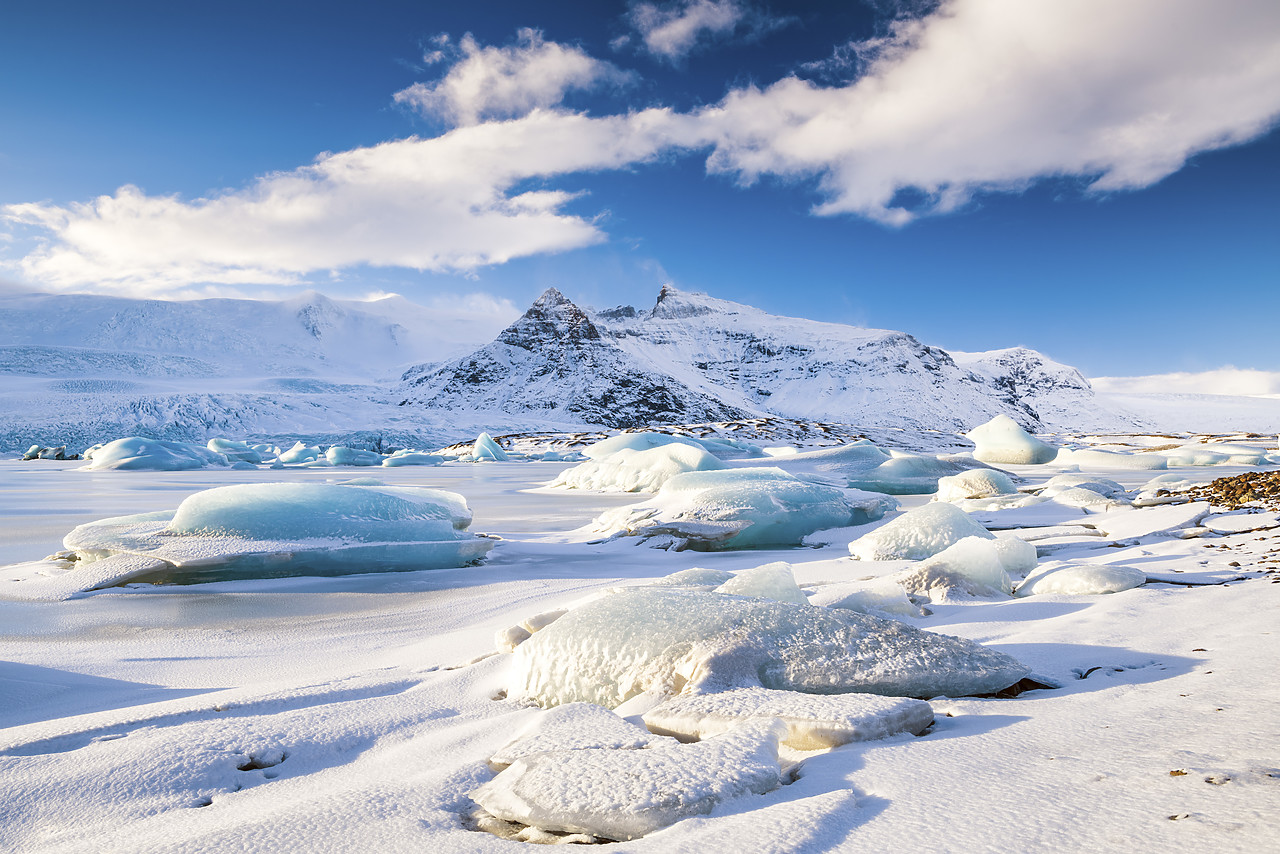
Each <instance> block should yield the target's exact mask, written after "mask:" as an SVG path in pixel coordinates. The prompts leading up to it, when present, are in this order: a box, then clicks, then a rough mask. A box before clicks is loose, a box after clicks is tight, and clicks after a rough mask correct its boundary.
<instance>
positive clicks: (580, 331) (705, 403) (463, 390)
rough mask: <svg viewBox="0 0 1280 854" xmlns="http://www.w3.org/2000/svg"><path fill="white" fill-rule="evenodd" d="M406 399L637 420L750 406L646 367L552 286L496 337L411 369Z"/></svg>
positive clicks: (625, 423)
mask: <svg viewBox="0 0 1280 854" xmlns="http://www.w3.org/2000/svg"><path fill="white" fill-rule="evenodd" d="M404 380H405V382H406V384H407V394H406V404H408V405H420V406H425V407H430V408H433V409H447V410H466V411H476V410H478V411H494V412H500V413H506V414H510V415H520V414H523V415H530V416H538V417H541V418H546V419H563V420H566V421H575V422H586V423H590V424H603V425H606V426H609V427H637V426H641V425H645V424H662V423H673V422H688V421H725V420H731V419H734V418H740V417H743V416H745V415H746V414H747V413H745V412H744V411H743V410H741V409H738V408H735V407H732V406H728V405H725V404H723V403H721V402H720V401H719V400H717V399H715V398H713V397H710V396H707V395H705V394H701V393H698V392H695V391H693V390H692V389H690V388H688V387H687V386H685V385H684V384H682V383H680V382H679V381H678V380H676V379H675V378H673V377H670V376H667V375H666V374H663V373H661V372H656V371H651V370H646V369H645V367H644V366H643V365H641V364H637V363H636V361H635V360H634V359H632V358H631V357H629V356H628V355H627V354H626V353H624V352H622V351H621V350H620V349H618V347H617V346H615V345H614V344H613V343H611V342H610V341H608V340H606V339H605V337H604V336H603V335H601V333H600V330H599V329H598V328H597V327H596V325H595V324H594V323H593V322H592V321H591V318H590V317H589V316H588V315H587V314H586V312H584V311H583V310H582V309H580V308H579V307H578V306H576V305H574V304H573V303H572V302H571V301H570V300H568V299H566V298H565V297H564V295H563V294H561V293H560V292H559V291H557V290H555V289H554V288H551V289H549V290H547V291H546V292H545V293H544V294H543V295H542V296H540V297H539V298H538V299H537V301H536V302H534V304H533V305H532V306H530V308H529V310H528V311H527V312H525V314H524V316H522V317H521V318H520V319H519V320H517V321H516V322H515V323H513V324H511V325H510V326H508V327H507V328H506V329H504V330H503V331H502V332H501V333H500V334H499V335H498V337H497V338H496V339H495V340H494V341H493V342H492V343H490V344H489V345H487V346H485V347H483V348H481V349H480V350H477V351H476V352H474V353H472V354H471V355H470V356H467V357H465V358H463V359H459V360H457V361H455V362H451V363H449V364H446V365H444V366H443V367H440V368H438V369H434V370H427V371H421V372H416V373H415V372H414V371H410V373H408V374H406V375H405V377H404Z"/></svg>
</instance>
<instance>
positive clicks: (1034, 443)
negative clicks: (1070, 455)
mask: <svg viewBox="0 0 1280 854" xmlns="http://www.w3.org/2000/svg"><path fill="white" fill-rule="evenodd" d="M965 436H966V437H967V438H968V439H970V440H972V441H973V443H974V445H976V446H977V447H976V448H974V451H973V456H974V459H978V460H982V462H984V463H996V464H1000V463H1004V464H1007V465H1039V464H1041V463H1048V462H1052V461H1053V459H1054V457H1055V456H1056V455H1057V453H1058V449H1057V448H1055V447H1054V446H1053V445H1050V444H1048V443H1046V442H1042V441H1040V440H1039V439H1037V438H1036V437H1035V436H1032V435H1031V434H1030V433H1028V432H1027V431H1026V430H1023V429H1022V427H1021V426H1020V425H1019V424H1018V422H1017V421H1014V420H1013V419H1012V418H1010V417H1009V416H1008V415H997V416H996V417H995V418H992V419H991V420H990V421H988V422H987V423H986V424H982V425H980V426H978V427H974V428H973V429H972V430H970V431H969V432H968V433H965Z"/></svg>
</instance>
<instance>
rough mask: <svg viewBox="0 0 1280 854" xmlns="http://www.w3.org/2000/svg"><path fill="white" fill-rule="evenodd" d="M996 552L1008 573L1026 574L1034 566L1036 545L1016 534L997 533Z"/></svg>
mask: <svg viewBox="0 0 1280 854" xmlns="http://www.w3.org/2000/svg"><path fill="white" fill-rule="evenodd" d="M995 546H996V554H998V555H999V556H1000V563H1001V564H1002V565H1003V566H1004V568H1005V571H1006V572H1008V573H1009V574H1010V575H1026V574H1027V573H1028V572H1030V571H1031V570H1033V569H1035V568H1036V563H1037V558H1036V547H1035V546H1033V545H1031V543H1029V542H1027V541H1026V540H1024V539H1023V538H1021V537H1019V536H1017V535H1016V534H997V535H996V539H995Z"/></svg>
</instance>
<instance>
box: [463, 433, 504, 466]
mask: <svg viewBox="0 0 1280 854" xmlns="http://www.w3.org/2000/svg"><path fill="white" fill-rule="evenodd" d="M471 456H472V458H473V459H475V460H490V461H492V462H500V463H503V462H506V461H507V460H509V459H511V457H509V456H508V455H507V452H506V451H504V450H502V447H501V446H500V445H499V444H498V443H497V442H495V441H494V440H493V437H492V436H490V435H489V434H488V433H481V434H480V435H479V436H477V437H476V441H475V443H474V444H473V445H472V446H471Z"/></svg>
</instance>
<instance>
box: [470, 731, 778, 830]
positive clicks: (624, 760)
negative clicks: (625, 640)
mask: <svg viewBox="0 0 1280 854" xmlns="http://www.w3.org/2000/svg"><path fill="white" fill-rule="evenodd" d="M785 732H786V726H785V725H784V724H782V723H781V722H779V721H760V722H752V723H749V724H747V725H744V726H742V727H740V728H738V729H735V730H733V731H731V732H727V733H725V734H724V735H721V736H718V737H716V738H711V739H707V740H706V741H700V742H698V743H697V744H690V745H680V746H678V747H672V748H657V749H647V750H607V749H604V750H602V749H595V750H568V751H561V752H557V753H543V754H539V755H536V756H531V757H529V758H527V759H519V760H517V761H516V762H515V763H514V764H512V765H511V766H510V767H508V768H507V769H506V770H504V771H502V772H501V773H500V774H498V776H497V777H495V778H493V779H492V780H490V781H489V782H488V783H485V784H484V785H483V786H481V787H480V788H479V789H477V790H476V791H475V792H473V793H472V794H471V798H472V800H474V801H475V802H476V803H478V804H480V806H482V807H483V808H484V809H486V810H488V811H489V812H490V813H492V814H493V815H495V816H497V817H498V818H501V819H504V820H506V821H515V822H520V823H521V824H528V825H533V826H535V827H539V828H542V829H543V830H555V831H567V832H578V833H589V834H592V835H594V836H600V837H604V838H606V839H614V840H628V839H636V838H639V837H641V836H644V835H646V834H649V833H652V832H653V831H655V830H659V829H660V828H663V827H666V826H668V825H670V824H674V823H675V822H677V821H679V820H681V819H683V818H688V817H690V816H694V815H703V814H705V813H709V812H711V810H713V809H714V808H715V807H716V806H717V805H718V804H721V803H723V802H725V801H728V800H732V799H734V798H739V797H742V796H744V795H749V794H764V793H765V792H769V791H772V790H773V789H775V788H777V787H778V786H779V785H780V784H781V782H782V779H781V775H782V769H781V766H780V764H779V762H778V742H779V740H780V739H781V738H782V737H783V735H784V734H785Z"/></svg>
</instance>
